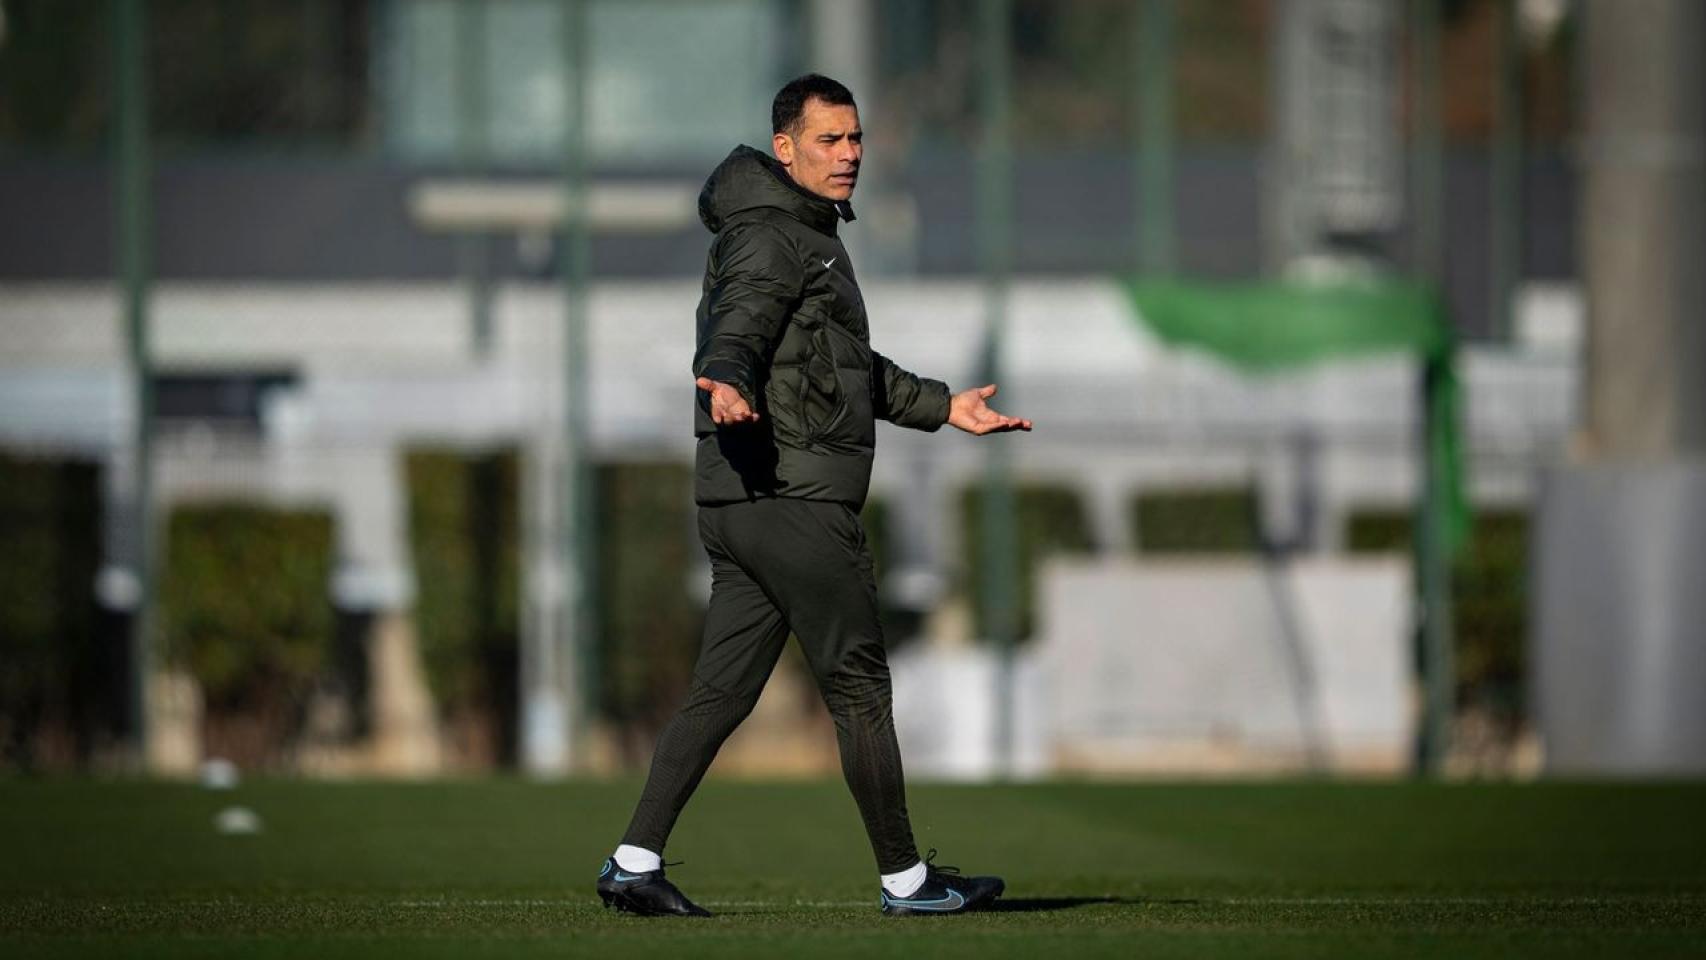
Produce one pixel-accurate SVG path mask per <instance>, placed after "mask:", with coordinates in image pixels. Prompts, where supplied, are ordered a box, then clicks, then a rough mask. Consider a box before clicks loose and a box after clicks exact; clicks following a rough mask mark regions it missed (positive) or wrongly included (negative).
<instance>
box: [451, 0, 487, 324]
mask: <svg viewBox="0 0 1706 960" xmlns="http://www.w3.org/2000/svg"><path fill="white" fill-rule="evenodd" d="M486 23H487V17H486V0H461V3H459V4H458V5H457V7H456V134H457V136H456V147H457V154H458V157H457V159H458V160H459V161H460V162H461V166H462V167H463V169H464V171H466V172H472V173H484V172H485V170H486V164H487V162H488V161H489V159H490V157H489V151H488V145H487V132H488V127H489V117H490V111H491V98H490V97H489V96H488V94H487V86H486V77H487V71H486V48H487V29H486ZM456 239H457V242H456V255H457V256H456V259H457V261H458V263H459V265H460V267H461V273H462V276H463V278H464V279H465V280H466V281H467V284H468V315H469V325H470V327H471V330H470V333H471V334H472V336H471V340H472V341H473V345H474V354H475V356H477V357H485V356H486V355H487V354H488V353H489V351H490V350H491V346H492V267H491V259H492V258H491V237H490V236H488V235H487V234H485V233H478V232H476V233H468V234H465V235H463V236H460V237H457V238H456Z"/></svg>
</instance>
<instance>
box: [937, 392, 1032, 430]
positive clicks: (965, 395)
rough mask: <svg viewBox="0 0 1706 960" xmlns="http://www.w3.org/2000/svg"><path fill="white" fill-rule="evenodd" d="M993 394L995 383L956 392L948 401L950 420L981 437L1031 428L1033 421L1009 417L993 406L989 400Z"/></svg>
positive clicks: (951, 422)
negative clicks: (987, 434)
mask: <svg viewBox="0 0 1706 960" xmlns="http://www.w3.org/2000/svg"><path fill="white" fill-rule="evenodd" d="M993 396H995V384H993V383H991V384H988V385H986V386H982V387H973V388H971V389H970V390H962V391H960V392H959V393H956V394H954V397H953V399H952V400H950V401H949V402H948V422H949V423H950V424H952V425H954V426H956V427H959V428H960V429H961V430H964V431H965V432H967V433H970V434H975V435H977V436H980V437H981V436H983V435H984V434H986V433H1005V432H1007V431H1009V430H1029V429H1031V421H1029V420H1024V419H1021V418H1019V417H1009V416H1007V415H1006V414H1002V413H997V412H996V411H995V410H994V409H993V408H991V407H990V406H989V404H988V402H987V401H988V400H989V398H990V397H993Z"/></svg>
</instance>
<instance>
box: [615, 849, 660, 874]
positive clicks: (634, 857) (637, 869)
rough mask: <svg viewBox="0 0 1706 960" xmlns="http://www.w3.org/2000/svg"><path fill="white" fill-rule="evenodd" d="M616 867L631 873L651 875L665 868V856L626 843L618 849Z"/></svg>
mask: <svg viewBox="0 0 1706 960" xmlns="http://www.w3.org/2000/svg"><path fill="white" fill-rule="evenodd" d="M616 865H617V866H618V867H621V868H622V869H624V870H626V871H628V872H629V873H651V872H652V871H653V870H658V869H661V868H662V867H663V855H662V854H658V853H653V852H651V851H650V850H647V849H646V848H645V847H636V846H633V845H631V844H626V843H624V844H622V845H621V846H619V847H617V848H616Z"/></svg>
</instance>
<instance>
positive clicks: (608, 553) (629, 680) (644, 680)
mask: <svg viewBox="0 0 1706 960" xmlns="http://www.w3.org/2000/svg"><path fill="white" fill-rule="evenodd" d="M597 477H598V480H597V482H598V492H599V500H598V504H599V511H598V513H599V531H598V562H597V576H598V581H597V584H596V596H597V597H598V622H599V626H600V630H599V638H600V648H599V659H600V667H601V669H600V677H601V683H600V690H599V699H600V707H601V709H602V712H603V713H604V715H605V716H606V717H607V718H609V719H611V720H614V721H616V722H618V723H626V724H635V725H638V726H639V727H640V728H642V729H643V730H648V731H649V730H650V729H651V728H655V727H656V726H658V725H660V724H661V723H663V722H664V721H665V720H666V719H667V718H668V716H669V715H670V714H671V713H672V712H673V711H674V710H675V708H676V707H677V706H678V705H679V703H680V700H681V695H682V693H683V691H685V690H686V689H687V684H688V681H689V680H690V679H691V676H692V671H693V661H694V658H695V657H696V655H697V653H698V649H699V632H700V630H701V628H702V625H703V622H704V612H703V611H702V610H701V609H700V608H699V606H698V604H697V603H696V602H695V601H694V599H693V598H692V597H691V596H689V595H688V592H687V576H688V571H689V570H690V569H691V568H692V567H693V566H694V564H695V560H696V557H697V554H698V551H699V549H700V547H699V540H698V536H697V534H695V532H694V526H693V524H694V506H693V471H692V469H691V468H689V467H687V466H684V465H681V464H676V463H620V464H605V465H602V466H600V467H599V468H598V472H597Z"/></svg>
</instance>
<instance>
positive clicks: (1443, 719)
mask: <svg viewBox="0 0 1706 960" xmlns="http://www.w3.org/2000/svg"><path fill="white" fill-rule="evenodd" d="M1440 23H1441V10H1440V0H1413V2H1412V4H1411V44H1412V46H1411V61H1410V62H1411V108H1412V116H1411V126H1412V129H1411V147H1410V151H1411V167H1412V169H1411V178H1412V180H1411V182H1412V190H1411V194H1412V205H1413V208H1414V209H1413V212H1412V223H1413V224H1414V232H1413V237H1412V241H1413V244H1414V247H1413V249H1412V251H1411V270H1412V273H1413V274H1414V276H1415V278H1416V282H1417V283H1419V284H1421V285H1422V286H1423V287H1424V288H1426V289H1427V290H1429V291H1433V292H1435V294H1436V295H1437V294H1438V292H1439V290H1440V282H1441V278H1442V276H1443V275H1444V263H1443V258H1442V250H1443V248H1442V246H1441V243H1440V236H1441V231H1440V219H1441V217H1440V198H1441V197H1442V196H1443V194H1444V188H1443V184H1444V168H1443V165H1442V150H1441V134H1440V130H1441V126H1442V123H1441V114H1440V104H1441V97H1440V90H1441V86H1440V82H1441V77H1440ZM1443 372H1444V371H1442V370H1441V369H1439V368H1438V367H1437V366H1436V364H1435V360H1434V359H1433V358H1429V359H1428V360H1426V361H1425V362H1424V365H1423V368H1422V371H1421V376H1420V378H1419V380H1420V387H1421V389H1420V390H1418V391H1417V393H1418V395H1419V396H1418V400H1419V402H1420V404H1421V410H1422V413H1421V429H1420V430H1419V431H1418V436H1417V451H1416V455H1417V460H1418V462H1419V463H1420V464H1421V468H1420V470H1419V476H1418V478H1417V479H1418V481H1419V482H1420V484H1421V487H1422V496H1421V509H1419V510H1418V511H1417V521H1416V526H1415V529H1414V532H1413V536H1414V544H1413V548H1412V551H1413V554H1414V556H1415V558H1416V592H1417V606H1418V608H1419V609H1420V631H1421V637H1420V641H1421V655H1422V656H1421V660H1422V677H1421V681H1422V691H1423V694H1422V730H1421V736H1420V738H1419V739H1418V741H1417V743H1416V768H1417V771H1418V772H1420V773H1439V772H1440V771H1441V769H1442V767H1443V765H1444V761H1445V757H1446V754H1447V752H1448V751H1449V750H1450V749H1451V727H1452V714H1453V713H1454V712H1455V709H1456V706H1455V700H1456V697H1455V692H1456V690H1455V686H1456V666H1455V663H1456V657H1455V650H1454V646H1455V638H1456V626H1455V616H1454V611H1453V609H1452V592H1451V557H1450V556H1449V554H1448V552H1447V550H1446V548H1445V543H1444V542H1443V541H1442V539H1441V530H1442V521H1443V519H1444V517H1443V513H1444V511H1445V509H1446V507H1445V489H1446V486H1445V485H1446V483H1447V478H1446V477H1445V475H1444V470H1445V464H1442V463H1439V462H1438V460H1437V458H1436V456H1435V454H1436V451H1437V445H1436V444H1435V443H1434V437H1435V435H1436V433H1437V432H1438V431H1439V430H1441V429H1443V427H1444V424H1441V423H1438V422H1437V421H1436V419H1435V418H1436V412H1437V405H1436V403H1435V401H1436V399H1437V395H1436V391H1438V390H1440V389H1441V388H1442V387H1443V382H1442V375H1443Z"/></svg>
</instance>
